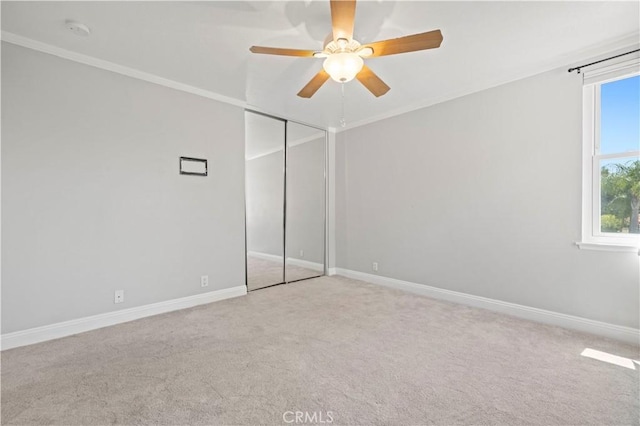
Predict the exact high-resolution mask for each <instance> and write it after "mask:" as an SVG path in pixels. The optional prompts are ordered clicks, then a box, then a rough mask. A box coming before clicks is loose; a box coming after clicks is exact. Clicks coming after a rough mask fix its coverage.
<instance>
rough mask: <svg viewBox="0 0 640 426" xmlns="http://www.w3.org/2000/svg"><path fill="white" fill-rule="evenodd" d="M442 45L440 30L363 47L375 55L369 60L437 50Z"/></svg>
mask: <svg viewBox="0 0 640 426" xmlns="http://www.w3.org/2000/svg"><path fill="white" fill-rule="evenodd" d="M440 43H442V33H441V32H440V30H434V31H429V32H426V33H421V34H413V35H410V36H405V37H399V38H393V39H389V40H383V41H376V42H373V43H370V44H366V45H364V46H363V47H370V48H372V49H373V53H372V54H371V55H369V56H367V57H368V58H373V57H375V56H385V55H395V54H396V53H406V52H415V51H417V50H426V49H435V48H437V47H440Z"/></svg>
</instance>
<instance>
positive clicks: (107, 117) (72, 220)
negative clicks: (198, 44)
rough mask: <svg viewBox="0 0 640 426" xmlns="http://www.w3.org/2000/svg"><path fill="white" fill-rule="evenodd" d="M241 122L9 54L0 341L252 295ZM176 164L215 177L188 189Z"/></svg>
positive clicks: (150, 91) (166, 92)
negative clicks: (152, 309)
mask: <svg viewBox="0 0 640 426" xmlns="http://www.w3.org/2000/svg"><path fill="white" fill-rule="evenodd" d="M243 123H244V120H243V111H242V109H240V108H236V107H232V106H229V105H225V104H221V103H218V102H215V101H212V100H208V99H204V98H200V97H197V96H194V95H190V94H186V93H182V92H179V91H175V90H172V89H168V88H164V87H160V86H157V85H153V84H149V83H145V82H142V81H139V80H135V79H131V78H128V77H124V76H121V75H118V74H114V73H110V72H107V71H103V70H99V69H96V68H92V67H88V66H85V65H80V64H77V63H74V62H71V61H67V60H64V59H60V58H57V57H54V56H50V55H46V54H43V53H38V52H35V51H31V50H28V49H24V48H20V47H16V46H14V45H11V44H6V43H3V44H2V210H3V211H2V230H3V232H2V332H3V333H7V332H13V331H16V330H23V329H27V328H31V327H36V326H41V325H45V324H51V323H55V322H59V321H65V320H70V319H74V318H80V317H84V316H89V315H94V314H99V313H104V312H109V311H114V310H118V309H124V308H131V307H134V306H140V305H145V304H149V303H154V302H160V301H165V300H170V299H175V298H179V297H184V296H189V295H194V294H198V293H201V292H207V291H212V290H217V289H223V288H228V287H234V286H242V285H244V281H245V277H244V220H243V217H244V200H243V193H244V158H243V156H244V124H243ZM180 156H193V157H202V158H207V159H208V160H209V176H208V177H206V178H203V177H193V176H180V175H179V174H178V157H180ZM201 275H209V287H206V288H201V287H200V276H201ZM117 289H124V290H125V302H124V303H122V304H118V305H114V303H113V293H114V290H117Z"/></svg>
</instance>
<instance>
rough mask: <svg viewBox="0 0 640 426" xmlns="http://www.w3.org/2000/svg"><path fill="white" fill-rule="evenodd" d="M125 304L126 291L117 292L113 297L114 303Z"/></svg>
mask: <svg viewBox="0 0 640 426" xmlns="http://www.w3.org/2000/svg"><path fill="white" fill-rule="evenodd" d="M122 302H124V290H116V292H115V294H114V296H113V303H122Z"/></svg>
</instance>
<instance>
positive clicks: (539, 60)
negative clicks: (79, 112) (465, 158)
mask: <svg viewBox="0 0 640 426" xmlns="http://www.w3.org/2000/svg"><path fill="white" fill-rule="evenodd" d="M639 16H640V3H639V2H638V1H630V2H617V1H613V2H612V1H607V2H576V1H563V2H560V1H557V2H524V1H499V2H480V1H474V2H457V1H447V2H432V1H421V2H415V1H360V2H359V3H358V5H357V10H356V24H355V38H356V39H357V40H359V41H360V42H370V41H374V40H381V39H387V38H395V37H399V36H402V35H409V34H414V33H419V32H424V31H430V30H433V29H438V28H439V29H441V30H442V33H443V35H444V41H443V43H442V46H441V48H440V49H436V50H427V51H422V52H414V53H408V54H401V55H394V56H387V57H380V58H371V59H368V60H367V64H368V65H369V66H370V67H371V68H372V69H373V70H374V71H375V72H376V73H377V74H378V75H379V76H380V77H381V78H382V79H383V80H384V81H385V82H386V83H387V84H388V85H389V86H391V91H390V92H389V93H387V94H386V95H385V96H383V97H381V98H375V97H374V96H373V95H371V94H370V93H369V92H368V91H367V90H366V89H365V88H364V87H363V86H361V85H360V84H359V83H358V82H357V81H353V82H350V83H347V84H346V85H345V105H344V106H345V118H346V121H347V124H348V125H355V124H358V123H362V122H367V121H372V120H375V119H376V118H380V117H383V116H386V115H389V114H391V113H393V112H399V111H405V110H410V109H413V108H415V107H418V106H426V105H430V104H433V103H437V102H439V101H442V100H446V99H451V98H454V97H457V96H461V95H464V94H467V93H471V92H474V91H478V90H482V89H485V88H488V87H492V86H495V85H498V84H501V83H504V82H507V81H512V80H516V79H519V78H523V77H526V76H529V75H532V74H536V73H538V72H542V71H546V70H549V69H552V68H555V67H558V66H564V65H567V64H570V63H572V62H574V61H576V60H582V59H583V58H584V57H586V56H588V55H596V54H599V53H603V52H606V51H607V50H610V49H612V48H614V47H621V46H624V45H631V44H634V43H638V34H639V33H640V19H639ZM65 19H74V20H77V21H80V22H83V23H85V24H86V25H88V26H89V27H90V28H91V30H92V34H91V36H90V37H86V38H83V37H78V36H75V35H73V34H72V33H70V32H68V31H67V30H65V28H64V21H65ZM2 30H3V36H5V37H6V32H8V33H13V34H16V35H19V36H22V37H27V38H29V39H33V40H36V41H39V42H43V43H47V44H50V45H53V46H57V47H60V48H64V49H67V50H70V51H74V52H78V53H81V54H84V55H88V56H91V57H95V58H98V59H101V60H106V61H110V62H113V63H115V64H119V65H122V66H126V67H130V68H134V69H137V70H140V71H143V72H146V73H151V74H155V75H157V76H160V77H163V78H166V79H170V80H174V81H177V82H181V83H184V84H188V85H191V86H195V87H197V88H200V89H204V90H206V91H210V92H214V93H217V94H219V95H223V96H226V97H230V98H234V99H237V100H238V101H240V102H246V104H247V105H248V106H249V107H253V108H255V109H257V110H261V111H265V112H268V113H271V114H274V115H278V116H281V117H285V118H289V119H293V120H297V121H301V122H306V123H309V124H314V125H317V126H321V127H339V122H340V118H341V91H340V84H338V83H334V82H332V81H329V82H327V83H326V84H325V85H324V86H323V87H322V88H321V89H320V90H319V91H318V92H317V93H316V95H315V96H314V97H313V98H311V99H301V98H299V97H297V96H296V93H297V92H298V91H299V90H300V89H301V88H302V87H303V86H304V85H305V84H306V83H307V81H308V80H309V79H311V77H313V75H315V73H316V72H317V71H318V70H319V69H320V68H321V66H322V60H321V59H315V58H313V59H311V58H291V57H279V56H268V55H255V54H251V53H250V52H249V47H250V46H251V45H263V46H274V47H291V48H302V49H320V48H321V47H322V41H323V40H324V38H325V37H326V36H327V35H328V34H329V33H330V30H331V22H330V14H329V2H328V1H325V0H314V1H234V2H149V1H146V2H131V1H127V2H118V1H110V2H78V1H70V2H24V1H21V2H9V1H3V2H2Z"/></svg>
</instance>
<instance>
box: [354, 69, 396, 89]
mask: <svg viewBox="0 0 640 426" xmlns="http://www.w3.org/2000/svg"><path fill="white" fill-rule="evenodd" d="M356 78H357V79H358V81H359V82H360V83H362V84H363V85H364V87H366V88H367V89H369V91H370V92H371V93H373V94H374V95H375V96H376V97H380V96H382V95H384V94H385V93H387V92H388V91H389V90H390V89H391V88H390V87H389V86H387V84H386V83H385V82H384V81H382V80H381V79H380V77H378V76H377V75H376V74H375V73H374V72H373V71H371V68H369V67H368V66H366V65H365V66H363V67H362V71H360V72H359V73H358V75H356Z"/></svg>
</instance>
